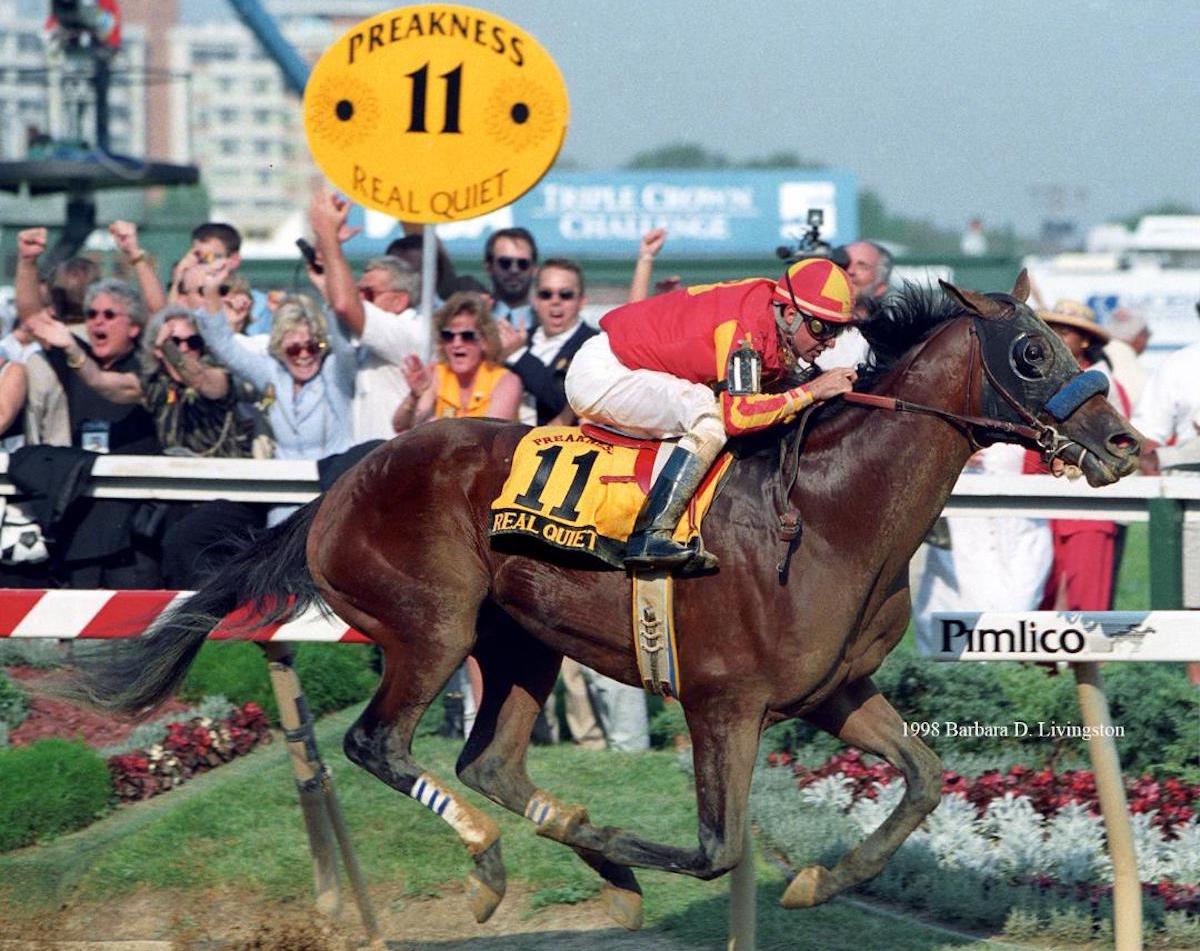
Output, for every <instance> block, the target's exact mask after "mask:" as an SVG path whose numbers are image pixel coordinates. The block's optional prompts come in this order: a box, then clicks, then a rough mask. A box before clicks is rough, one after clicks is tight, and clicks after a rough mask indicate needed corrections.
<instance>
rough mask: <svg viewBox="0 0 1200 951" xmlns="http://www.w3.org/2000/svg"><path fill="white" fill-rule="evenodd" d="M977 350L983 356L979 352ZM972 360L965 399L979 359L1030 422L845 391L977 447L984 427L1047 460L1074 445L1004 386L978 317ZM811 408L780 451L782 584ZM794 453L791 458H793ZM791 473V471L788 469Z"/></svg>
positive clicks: (797, 526) (795, 537)
mask: <svg viewBox="0 0 1200 951" xmlns="http://www.w3.org/2000/svg"><path fill="white" fill-rule="evenodd" d="M950 326H951V325H950V323H946V324H943V325H942V326H941V327H939V328H938V329H937V330H936V331H935V332H934V333H933V334H931V335H930V336H929V337H927V338H926V339H925V340H924V341H923V342H922V344H921V345H920V346H919V347H917V348H916V349H915V350H914V351H913V353H911V354H910V355H909V357H908V360H907V361H905V364H904V366H902V367H900V368H898V372H900V373H903V372H906V371H907V370H908V368H909V367H910V366H911V365H912V363H913V362H914V361H915V360H916V359H917V357H919V356H920V354H921V352H922V351H923V350H924V349H925V347H926V346H928V345H929V344H930V343H932V342H933V341H934V340H935V339H936V338H937V337H939V336H940V335H941V334H942V333H943V332H945V331H946V330H947V329H948V328H949V327H950ZM976 356H978V358H979V359H978V360H976V359H975V357H976ZM971 357H972V359H971V361H970V366H969V369H968V371H967V387H966V394H965V398H964V403H965V405H967V406H970V405H971V390H972V383H973V381H974V378H975V366H976V364H977V363H978V364H979V365H980V366H981V367H983V374H984V377H985V378H986V379H987V382H988V383H989V384H990V385H991V386H992V388H993V389H994V390H995V392H996V393H997V394H998V395H999V396H1000V398H1001V399H1003V400H1004V402H1005V403H1007V404H1008V405H1009V407H1011V408H1012V410H1013V411H1014V412H1015V413H1016V414H1017V416H1019V417H1020V418H1021V419H1023V420H1024V421H1025V422H1024V423H1023V424H1022V423H1013V422H1009V421H1008V420H1003V419H997V418H995V417H992V416H973V415H971V414H969V413H954V412H951V411H950V410H944V409H938V408H937V407H936V406H926V405H925V404H923V403H913V402H910V401H909V400H902V399H897V398H896V397H894V396H878V395H876V394H874V393H855V392H853V391H851V392H849V393H843V394H842V399H843V400H844V401H845V402H847V403H850V404H851V405H854V406H862V407H865V408H868V409H881V410H885V411H887V412H892V413H915V414H919V415H924V416H934V417H937V418H938V419H941V420H944V421H945V422H947V423H950V425H952V426H954V427H955V428H957V429H959V430H961V431H962V432H963V434H964V435H965V436H966V438H967V440H968V441H969V442H970V444H971V448H972V450H973V451H974V450H979V449H982V448H983V445H982V444H981V443H980V442H979V440H978V439H977V438H976V434H977V432H979V431H980V430H982V431H983V432H984V433H988V432H991V433H997V434H1000V435H1003V436H1011V437H1014V438H1016V439H1019V440H1024V441H1026V442H1029V443H1032V444H1033V445H1035V446H1037V447H1038V448H1039V449H1040V450H1041V454H1042V457H1043V460H1044V461H1045V462H1046V463H1047V464H1049V463H1050V462H1051V461H1052V460H1053V459H1054V458H1056V457H1057V456H1058V455H1060V454H1061V453H1062V452H1063V451H1064V450H1065V449H1067V448H1068V447H1069V446H1071V445H1076V444H1075V443H1073V441H1072V440H1070V439H1067V438H1066V437H1064V436H1063V435H1062V434H1061V433H1059V431H1058V430H1057V429H1056V428H1055V427H1054V426H1052V425H1049V424H1047V423H1043V422H1042V421H1041V420H1039V419H1038V418H1037V417H1036V416H1034V415H1033V414H1032V413H1031V412H1029V410H1027V409H1026V408H1025V407H1024V406H1022V405H1021V403H1020V402H1019V401H1018V400H1017V399H1016V398H1015V397H1014V396H1013V395H1012V394H1011V393H1009V392H1008V390H1007V389H1006V388H1005V387H1004V385H1003V384H1002V383H1001V382H1000V381H999V380H998V379H996V375H995V374H994V373H993V372H992V369H991V368H990V367H989V366H988V363H987V361H986V360H985V359H983V345H982V344H981V342H980V338H979V332H978V330H977V329H976V327H975V322H974V320H972V323H971ZM809 418H810V411H806V412H805V414H804V415H803V416H802V417H801V419H800V424H799V425H798V426H797V427H796V433H795V436H794V437H793V438H792V439H791V440H787V441H785V444H784V446H783V447H782V451H781V453H780V473H779V474H780V483H779V488H780V490H781V495H782V498H783V503H784V504H783V505H782V506H781V508H782V509H783V512H782V513H781V514H780V515H779V516H778V518H779V529H778V532H779V540H780V541H781V542H783V543H784V544H785V545H786V547H785V549H784V552H783V558H782V559H781V560H780V561H779V563H778V564H777V565H776V566H775V570H776V574H777V575H778V577H779V583H780V584H781V585H784V584H787V579H788V571H789V568H790V565H791V558H792V555H793V554H794V553H795V551H796V548H797V547H799V544H800V535H801V533H802V531H803V523H802V521H801V517H800V510H799V509H798V508H797V507H796V506H795V505H793V504H792V503H791V501H790V499H791V490H792V488H793V487H794V486H795V484H796V480H797V478H798V477H799V474H800V447H801V445H802V444H803V441H804V435H805V433H806V430H807V428H808V421H809ZM1079 449H1080V456H1079V459H1078V460H1076V463H1075V464H1076V465H1079V464H1081V463H1082V462H1083V456H1084V455H1085V454H1086V452H1087V450H1086V449H1085V448H1084V447H1082V446H1080V447H1079ZM789 456H790V457H791V458H789ZM789 473H790V475H789Z"/></svg>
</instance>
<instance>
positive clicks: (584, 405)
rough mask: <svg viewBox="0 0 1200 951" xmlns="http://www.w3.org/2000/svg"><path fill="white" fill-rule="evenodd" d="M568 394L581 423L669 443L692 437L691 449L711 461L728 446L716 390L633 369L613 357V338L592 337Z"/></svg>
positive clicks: (570, 375) (574, 366)
mask: <svg viewBox="0 0 1200 951" xmlns="http://www.w3.org/2000/svg"><path fill="white" fill-rule="evenodd" d="M566 390H567V401H568V402H569V403H570V404H571V409H573V410H574V411H575V413H576V415H577V416H579V417H580V418H581V419H587V420H591V421H593V422H596V423H601V424H603V425H605V426H610V427H612V428H614V429H618V430H620V431H621V432H623V433H628V434H629V435H631V436H639V437H644V438H650V439H669V438H672V437H674V436H683V435H685V434H691V438H690V439H688V440H687V442H688V443H690V445H687V446H686V448H688V449H689V450H690V451H693V452H697V451H699V452H703V454H704V455H707V456H708V457H709V459H710V460H711V459H712V458H715V456H716V453H717V452H718V451H719V450H720V448H721V446H723V445H724V444H725V438H726V437H725V425H724V423H723V422H722V419H721V406H720V401H719V400H718V398H717V395H716V394H715V393H713V391H712V390H710V389H709V388H708V387H707V386H704V385H703V384H700V383H691V382H689V381H687V380H683V379H680V378H679V377H677V376H672V375H671V374H669V373H660V372H659V371H658V370H631V369H629V367H627V366H625V365H624V364H623V363H621V361H620V360H618V359H617V357H616V355H615V354H614V353H613V352H612V347H610V346H609V343H608V334H605V333H601V334H599V335H597V336H595V337H592V338H591V339H590V340H589V341H588V342H587V343H585V344H584V345H583V346H582V347H580V348H579V352H578V353H577V354H575V359H574V360H572V361H571V367H570V369H569V370H568V371H567V379H566ZM680 444H681V445H683V444H684V442H683V441H681V443H680ZM709 453H711V455H709Z"/></svg>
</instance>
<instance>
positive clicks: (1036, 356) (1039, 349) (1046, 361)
mask: <svg viewBox="0 0 1200 951" xmlns="http://www.w3.org/2000/svg"><path fill="white" fill-rule="evenodd" d="M1053 362H1054V355H1053V353H1052V351H1051V350H1050V348H1049V347H1047V346H1046V341H1044V340H1043V339H1042V338H1041V337H1021V338H1018V339H1017V340H1016V341H1015V342H1014V343H1013V348H1012V366H1013V369H1014V370H1016V371H1017V375H1018V376H1021V377H1024V378H1025V379H1026V380H1041V379H1045V377H1046V374H1047V373H1048V372H1049V370H1050V366H1051V364H1053Z"/></svg>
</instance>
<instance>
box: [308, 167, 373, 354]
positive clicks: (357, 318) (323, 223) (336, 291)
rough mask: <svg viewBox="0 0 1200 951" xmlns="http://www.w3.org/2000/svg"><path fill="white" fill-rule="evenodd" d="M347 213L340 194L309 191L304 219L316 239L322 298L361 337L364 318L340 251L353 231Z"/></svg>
mask: <svg viewBox="0 0 1200 951" xmlns="http://www.w3.org/2000/svg"><path fill="white" fill-rule="evenodd" d="M349 214H350V203H349V202H348V201H346V199H344V198H342V197H341V196H339V195H335V194H334V193H333V192H331V191H329V190H328V189H325V188H322V189H320V190H318V191H316V192H314V193H313V197H312V201H311V203H310V204H309V208H308V218H309V222H310V224H311V225H312V229H313V237H314V238H315V239H316V242H317V254H318V255H319V256H320V260H321V264H322V266H323V267H324V268H325V287H324V291H323V293H324V295H325V300H326V301H328V303H329V307H330V309H331V310H332V311H333V313H334V315H335V316H336V317H337V318H338V320H339V321H341V322H342V323H344V324H345V325H346V329H347V330H348V331H349V332H350V333H352V334H353V335H354V336H356V337H361V336H362V332H363V324H364V322H365V320H366V317H365V315H364V313H363V305H362V300H361V298H359V296H358V285H357V284H356V283H355V281H354V272H353V271H352V270H351V269H350V262H349V261H348V260H346V254H345V252H344V251H343V250H342V242H343V241H347V240H349V239H350V238H351V237H352V236H353V235H354V234H355V233H356V232H355V231H354V230H353V229H351V228H349V227H348V226H347V224H346V218H347V216H348V215H349Z"/></svg>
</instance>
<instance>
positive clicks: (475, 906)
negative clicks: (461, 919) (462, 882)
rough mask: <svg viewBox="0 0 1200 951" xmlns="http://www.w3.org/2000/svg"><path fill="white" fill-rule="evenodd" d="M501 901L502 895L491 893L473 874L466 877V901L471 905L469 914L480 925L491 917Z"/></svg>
mask: <svg viewBox="0 0 1200 951" xmlns="http://www.w3.org/2000/svg"><path fill="white" fill-rule="evenodd" d="M503 899H504V895H503V894H498V893H496V892H494V891H492V889H490V888H489V887H488V886H487V885H485V884H483V882H481V881H480V880H479V876H478V875H476V874H475V873H474V872H472V873H471V874H470V875H468V876H467V901H468V902H469V903H470V905H471V914H472V915H474V916H475V920H476V921H478V922H479V923H480V924H483V923H484V922H485V921H487V920H488V919H489V918H491V917H492V912H494V911H495V910H496V909H497V908H499V907H500V902H501V901H503Z"/></svg>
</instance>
